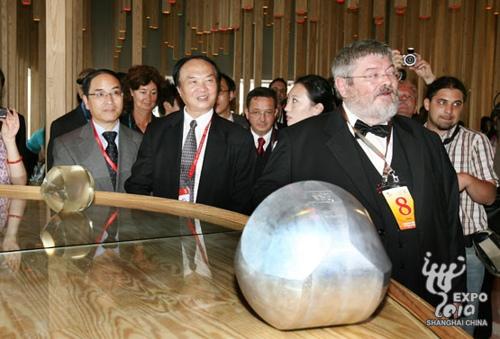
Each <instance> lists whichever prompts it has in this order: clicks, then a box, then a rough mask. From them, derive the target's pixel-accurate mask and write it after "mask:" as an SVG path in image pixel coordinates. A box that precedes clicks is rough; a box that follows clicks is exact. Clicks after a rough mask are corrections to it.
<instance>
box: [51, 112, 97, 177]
mask: <svg viewBox="0 0 500 339" xmlns="http://www.w3.org/2000/svg"><path fill="white" fill-rule="evenodd" d="M82 105H83V104H79V105H78V106H76V107H75V109H73V110H72V111H70V112H68V113H66V114H64V115H63V116H61V117H59V118H57V119H56V120H54V121H53V122H52V124H51V125H50V138H49V144H48V145H47V161H46V163H47V170H50V169H51V168H52V164H53V162H54V156H53V154H52V152H53V148H54V139H55V138H57V137H58V136H61V135H63V134H66V133H68V132H71V131H73V130H75V129H77V128H78V127H81V126H83V125H85V124H86V123H87V122H88V121H89V119H90V113H88V112H87V113H88V114H89V115H88V116H87V115H86V114H87V113H86V112H85V111H84V110H83V108H82Z"/></svg>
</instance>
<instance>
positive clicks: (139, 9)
mask: <svg viewBox="0 0 500 339" xmlns="http://www.w3.org/2000/svg"><path fill="white" fill-rule="evenodd" d="M142 21H143V6H142V0H132V65H138V64H142V45H143V42H142V39H143V36H142V30H143V22H142Z"/></svg>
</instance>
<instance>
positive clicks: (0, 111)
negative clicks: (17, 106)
mask: <svg viewBox="0 0 500 339" xmlns="http://www.w3.org/2000/svg"><path fill="white" fill-rule="evenodd" d="M8 112H9V109H8V108H5V107H0V119H5V118H7V113H8Z"/></svg>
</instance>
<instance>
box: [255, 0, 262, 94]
mask: <svg viewBox="0 0 500 339" xmlns="http://www.w3.org/2000/svg"><path fill="white" fill-rule="evenodd" d="M263 34H264V18H263V9H262V0H255V5H254V33H253V46H254V48H253V51H254V52H253V54H254V55H253V79H254V86H255V87H259V86H260V85H261V83H262V71H261V70H262V53H263V41H264V36H263Z"/></svg>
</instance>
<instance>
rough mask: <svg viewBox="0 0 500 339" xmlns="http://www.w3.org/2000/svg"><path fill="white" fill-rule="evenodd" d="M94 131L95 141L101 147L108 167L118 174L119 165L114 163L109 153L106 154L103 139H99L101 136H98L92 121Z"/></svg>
mask: <svg viewBox="0 0 500 339" xmlns="http://www.w3.org/2000/svg"><path fill="white" fill-rule="evenodd" d="M92 129H93V130H94V138H95V141H96V142H97V145H98V146H99V150H100V151H101V153H102V156H103V157H104V159H105V160H106V162H107V163H108V165H109V166H110V167H111V168H112V169H113V171H115V172H118V165H117V164H115V163H114V161H113V160H111V158H110V157H109V155H108V153H106V150H105V149H104V146H103V145H102V142H101V139H100V138H99V135H98V134H97V131H96V129H95V126H94V122H93V121H92Z"/></svg>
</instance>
